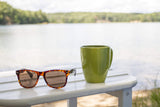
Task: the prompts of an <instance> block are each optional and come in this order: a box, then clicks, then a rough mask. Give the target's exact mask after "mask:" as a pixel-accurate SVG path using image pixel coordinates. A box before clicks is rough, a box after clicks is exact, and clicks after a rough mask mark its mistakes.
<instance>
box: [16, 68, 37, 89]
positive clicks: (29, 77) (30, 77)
mask: <svg viewBox="0 0 160 107" xmlns="http://www.w3.org/2000/svg"><path fill="white" fill-rule="evenodd" d="M37 78H38V75H37V73H35V72H32V71H23V72H20V74H19V80H20V83H21V85H22V86H23V87H25V88H31V87H33V86H34V85H35V84H36V81H37Z"/></svg>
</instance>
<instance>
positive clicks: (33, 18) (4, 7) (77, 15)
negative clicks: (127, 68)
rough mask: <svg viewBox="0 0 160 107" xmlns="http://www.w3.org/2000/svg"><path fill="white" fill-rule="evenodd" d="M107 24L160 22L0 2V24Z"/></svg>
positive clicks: (155, 17)
mask: <svg viewBox="0 0 160 107" xmlns="http://www.w3.org/2000/svg"><path fill="white" fill-rule="evenodd" d="M43 22H50V23H108V22H160V12H157V13H149V14H142V13H105V12H71V13H49V14H46V13H43V12H42V11H41V10H39V11H34V12H33V11H24V10H20V9H15V8H13V7H12V6H10V5H9V4H7V3H6V2H1V1H0V24H32V23H43Z"/></svg>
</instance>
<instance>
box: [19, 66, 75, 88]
mask: <svg viewBox="0 0 160 107" xmlns="http://www.w3.org/2000/svg"><path fill="white" fill-rule="evenodd" d="M24 71H28V74H29V73H30V72H35V73H36V74H37V80H36V83H35V85H33V86H31V87H26V86H23V85H22V84H21V81H20V73H21V72H24ZM54 71H58V72H64V73H65V76H66V81H65V84H64V85H63V86H61V87H52V86H51V85H49V84H48V82H47V80H46V77H45V75H46V73H48V72H54ZM74 71H75V69H71V70H59V69H54V70H48V71H43V72H39V71H35V70H30V69H21V70H16V75H17V78H18V82H19V84H20V85H21V86H22V87H24V88H33V87H35V86H36V85H37V83H38V80H39V77H40V76H43V78H44V80H45V82H46V84H47V85H48V86H49V87H51V88H56V89H60V88H63V87H64V86H65V85H66V84H67V79H68V75H69V74H71V73H73V72H74ZM29 75H32V74H29Z"/></svg>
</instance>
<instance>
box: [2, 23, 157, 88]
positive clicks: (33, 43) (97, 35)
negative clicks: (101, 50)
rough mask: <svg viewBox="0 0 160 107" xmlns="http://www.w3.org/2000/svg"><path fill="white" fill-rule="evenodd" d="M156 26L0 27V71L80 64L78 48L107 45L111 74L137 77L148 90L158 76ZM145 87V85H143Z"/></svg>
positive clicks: (61, 25)
mask: <svg viewBox="0 0 160 107" xmlns="http://www.w3.org/2000/svg"><path fill="white" fill-rule="evenodd" d="M159 28H160V23H106V24H46V25H38V24H36V25H6V26H2V25H1V26H0V71H1V72H5V71H7V70H15V69H20V68H28V67H32V68H38V67H45V66H55V65H65V64H80V47H81V46H82V45H92V44H97V45H108V46H110V47H112V49H113V52H114V58H113V64H112V67H111V69H112V71H121V72H128V73H130V74H132V75H134V76H136V77H137V79H138V81H139V83H138V85H137V86H136V87H138V88H139V89H140V88H144V87H145V88H151V87H152V86H153V82H154V80H155V78H157V81H158V86H160V85H159V77H160V76H159V77H158V73H159V72H160V30H159ZM146 83H147V84H146Z"/></svg>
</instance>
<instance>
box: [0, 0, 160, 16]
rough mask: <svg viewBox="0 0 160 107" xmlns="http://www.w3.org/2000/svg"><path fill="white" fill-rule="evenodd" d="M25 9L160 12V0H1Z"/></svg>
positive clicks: (44, 10) (50, 11)
mask: <svg viewBox="0 0 160 107" xmlns="http://www.w3.org/2000/svg"><path fill="white" fill-rule="evenodd" d="M1 1H6V2H7V3H9V4H10V5H12V6H13V7H15V8H19V9H23V10H32V11H37V10H40V9H41V10H42V11H43V12H47V13H55V12H124V13H151V12H160V0H1Z"/></svg>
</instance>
